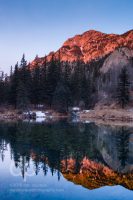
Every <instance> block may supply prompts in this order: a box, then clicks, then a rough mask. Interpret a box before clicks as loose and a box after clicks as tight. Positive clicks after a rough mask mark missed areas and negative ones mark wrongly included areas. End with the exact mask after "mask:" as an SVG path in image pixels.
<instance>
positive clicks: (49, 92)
mask: <svg viewBox="0 0 133 200" xmlns="http://www.w3.org/2000/svg"><path fill="white" fill-rule="evenodd" d="M46 76H47V78H46V99H47V104H48V105H49V106H50V107H51V106H52V101H53V95H54V92H55V89H56V86H57V83H58V81H59V80H60V67H59V65H58V62H56V61H55V60H54V58H52V60H51V62H50V63H49V65H48V67H47V75H46Z"/></svg>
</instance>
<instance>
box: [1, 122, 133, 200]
mask: <svg viewBox="0 0 133 200" xmlns="http://www.w3.org/2000/svg"><path fill="white" fill-rule="evenodd" d="M132 190H133V128H132V127H110V126H102V125H101V126H96V125H95V124H94V123H90V124H83V123H71V122H65V121H60V122H54V123H44V124H43V123H42V124H37V123H26V122H25V123H22V122H19V123H0V200H4V199H5V200H9V199H12V200H21V199H22V200H29V199H30V200H34V199H37V200H42V199H47V200H48V199H49V200H51V199H53V200H56V199H58V200H61V199H62V200H63V199H64V200H66V199H70V200H71V199H72V200H79V199H83V200H84V199H86V200H88V199H90V200H105V199H107V200H130V199H133V191H132Z"/></svg>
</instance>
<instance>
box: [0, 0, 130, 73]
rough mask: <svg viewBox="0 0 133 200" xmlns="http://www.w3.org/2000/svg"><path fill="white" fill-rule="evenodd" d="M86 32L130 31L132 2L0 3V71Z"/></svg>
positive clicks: (12, 0)
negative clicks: (24, 56)
mask: <svg viewBox="0 0 133 200" xmlns="http://www.w3.org/2000/svg"><path fill="white" fill-rule="evenodd" d="M89 29H96V30H99V31H102V32H106V33H118V34H120V33H124V32H126V31H128V30H130V29H133V0H0V69H2V70H4V71H5V72H9V68H10V66H11V65H13V66H14V64H15V63H16V62H17V61H20V59H21V57H22V54H23V53H25V54H26V58H27V60H28V61H31V60H33V59H34V57H35V56H36V54H38V55H39V56H44V55H45V54H48V53H49V52H50V51H52V50H57V49H58V48H59V47H60V46H61V45H62V44H63V42H64V41H65V40H66V39H68V38H69V37H72V36H74V35H75V34H80V33H83V32H85V31H87V30H89Z"/></svg>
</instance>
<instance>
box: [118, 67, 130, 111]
mask: <svg viewBox="0 0 133 200" xmlns="http://www.w3.org/2000/svg"><path fill="white" fill-rule="evenodd" d="M129 89H130V82H129V75H128V71H127V69H126V67H124V68H122V70H121V73H120V75H119V82H118V88H117V102H118V103H119V104H120V105H121V107H122V108H124V107H125V106H126V105H127V104H128V103H129V101H130V91H129Z"/></svg>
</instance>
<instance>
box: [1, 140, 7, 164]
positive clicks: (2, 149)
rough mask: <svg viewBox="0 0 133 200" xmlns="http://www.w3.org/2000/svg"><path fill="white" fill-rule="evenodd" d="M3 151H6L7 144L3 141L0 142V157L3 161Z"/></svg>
mask: <svg viewBox="0 0 133 200" xmlns="http://www.w3.org/2000/svg"><path fill="white" fill-rule="evenodd" d="M5 151H7V143H6V142H5V141H4V140H1V141H0V157H1V160H2V161H4V157H5Z"/></svg>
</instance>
